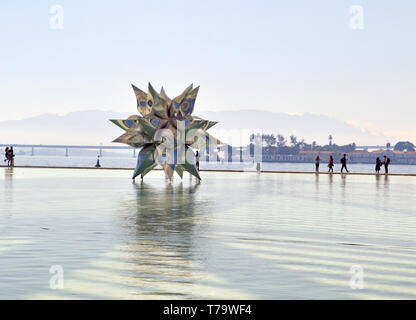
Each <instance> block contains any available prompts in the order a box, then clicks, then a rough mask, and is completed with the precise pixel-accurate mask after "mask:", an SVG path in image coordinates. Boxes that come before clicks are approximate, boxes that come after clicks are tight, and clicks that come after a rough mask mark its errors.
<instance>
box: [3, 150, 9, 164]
mask: <svg viewBox="0 0 416 320" xmlns="http://www.w3.org/2000/svg"><path fill="white" fill-rule="evenodd" d="M6 161H7V166H9V147H6V149H4V162H6Z"/></svg>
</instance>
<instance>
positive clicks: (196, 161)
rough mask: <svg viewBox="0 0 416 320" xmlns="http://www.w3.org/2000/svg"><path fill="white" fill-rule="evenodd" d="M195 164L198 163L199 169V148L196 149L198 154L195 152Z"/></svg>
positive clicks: (197, 167)
mask: <svg viewBox="0 0 416 320" xmlns="http://www.w3.org/2000/svg"><path fill="white" fill-rule="evenodd" d="M195 164H196V169H197V170H198V171H199V152H198V150H196V154H195Z"/></svg>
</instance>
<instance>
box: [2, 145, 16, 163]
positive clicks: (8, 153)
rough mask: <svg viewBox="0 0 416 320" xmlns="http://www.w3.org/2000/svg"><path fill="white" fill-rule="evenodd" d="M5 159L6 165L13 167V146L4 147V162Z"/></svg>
mask: <svg viewBox="0 0 416 320" xmlns="http://www.w3.org/2000/svg"><path fill="white" fill-rule="evenodd" d="M6 161H7V166H8V167H14V151H13V147H6V149H5V150H4V162H6Z"/></svg>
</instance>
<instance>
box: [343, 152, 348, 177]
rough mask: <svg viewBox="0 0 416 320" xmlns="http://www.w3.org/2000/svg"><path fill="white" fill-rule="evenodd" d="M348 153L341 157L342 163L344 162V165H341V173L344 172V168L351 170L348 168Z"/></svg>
mask: <svg viewBox="0 0 416 320" xmlns="http://www.w3.org/2000/svg"><path fill="white" fill-rule="evenodd" d="M347 160H348V159H347V154H346V153H344V156H343V157H342V158H341V164H342V166H341V173H342V172H343V170H344V169H345V170H346V171H347V172H349V171H348V169H347Z"/></svg>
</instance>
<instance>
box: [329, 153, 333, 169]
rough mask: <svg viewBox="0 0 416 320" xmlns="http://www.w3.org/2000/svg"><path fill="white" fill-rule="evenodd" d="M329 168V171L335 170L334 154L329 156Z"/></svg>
mask: <svg viewBox="0 0 416 320" xmlns="http://www.w3.org/2000/svg"><path fill="white" fill-rule="evenodd" d="M328 168H329V169H328V172H334V157H333V156H332V155H331V156H329V163H328Z"/></svg>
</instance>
